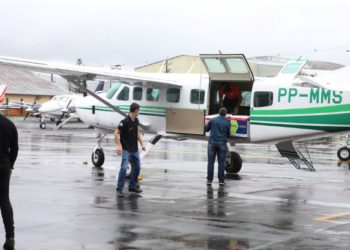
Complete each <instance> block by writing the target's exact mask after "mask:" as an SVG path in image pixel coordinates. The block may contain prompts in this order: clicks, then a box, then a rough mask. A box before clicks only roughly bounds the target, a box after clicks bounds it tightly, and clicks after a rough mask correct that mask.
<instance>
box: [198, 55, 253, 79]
mask: <svg viewBox="0 0 350 250" xmlns="http://www.w3.org/2000/svg"><path fill="white" fill-rule="evenodd" d="M199 56H200V58H201V60H202V62H203V64H204V66H205V68H206V70H207V72H208V74H209V77H210V80H214V81H237V82H250V83H253V82H254V74H253V72H252V70H251V69H250V67H249V64H248V61H247V59H246V58H245V56H244V55H243V54H200V55H199Z"/></svg>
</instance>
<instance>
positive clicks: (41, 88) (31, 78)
mask: <svg viewBox="0 0 350 250" xmlns="http://www.w3.org/2000/svg"><path fill="white" fill-rule="evenodd" d="M0 84H6V85H7V91H6V102H7V103H11V102H24V103H29V104H31V103H34V101H35V100H36V102H37V103H43V102H46V101H48V100H50V99H51V98H52V97H53V96H55V95H61V94H65V93H67V91H65V90H64V89H62V88H60V87H57V86H56V85H55V84H53V83H52V82H50V81H47V80H45V79H43V78H40V77H38V76H37V75H35V74H34V73H32V72H30V71H26V70H20V69H14V68H8V67H0ZM23 113H24V111H23V110H22V109H13V110H9V111H8V112H7V114H8V115H23Z"/></svg>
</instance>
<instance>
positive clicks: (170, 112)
mask: <svg viewBox="0 0 350 250" xmlns="http://www.w3.org/2000/svg"><path fill="white" fill-rule="evenodd" d="M165 117H166V132H167V133H176V134H189V135H204V123H205V110H199V109H167V110H166V116H165Z"/></svg>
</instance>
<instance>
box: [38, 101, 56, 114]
mask: <svg viewBox="0 0 350 250" xmlns="http://www.w3.org/2000/svg"><path fill="white" fill-rule="evenodd" d="M59 109H60V107H59V106H58V105H57V104H53V103H51V104H43V105H42V106H41V107H40V108H39V109H38V111H39V112H40V113H47V112H54V111H57V110H59Z"/></svg>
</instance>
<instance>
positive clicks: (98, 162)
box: [91, 148, 105, 168]
mask: <svg viewBox="0 0 350 250" xmlns="http://www.w3.org/2000/svg"><path fill="white" fill-rule="evenodd" d="M91 161H92V164H94V166H95V167H97V168H100V167H102V165H103V163H104V162H105V153H104V152H103V150H102V148H98V149H96V150H95V151H94V152H93V153H92V155H91Z"/></svg>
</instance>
